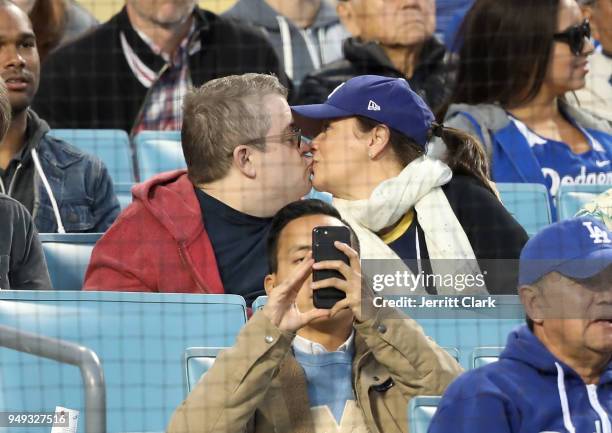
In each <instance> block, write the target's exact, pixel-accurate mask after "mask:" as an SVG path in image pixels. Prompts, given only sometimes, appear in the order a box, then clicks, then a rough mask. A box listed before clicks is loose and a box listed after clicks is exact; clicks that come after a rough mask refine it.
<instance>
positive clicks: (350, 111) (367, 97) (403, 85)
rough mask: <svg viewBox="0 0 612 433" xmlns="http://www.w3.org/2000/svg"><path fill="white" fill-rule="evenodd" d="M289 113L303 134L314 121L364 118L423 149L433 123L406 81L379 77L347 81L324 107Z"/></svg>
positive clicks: (303, 107) (297, 108)
mask: <svg viewBox="0 0 612 433" xmlns="http://www.w3.org/2000/svg"><path fill="white" fill-rule="evenodd" d="M291 109H292V110H293V113H294V118H295V122H296V123H297V125H298V126H300V127H301V128H302V129H303V130H305V131H308V130H309V129H310V130H312V129H313V128H312V121H313V120H316V121H321V120H328V119H339V118H342V117H352V116H363V117H367V118H369V119H372V120H375V121H377V122H380V123H383V124H385V125H387V126H388V127H390V128H393V129H395V130H396V131H399V132H401V133H402V134H404V135H405V136H406V137H409V138H412V139H413V140H414V141H415V142H416V143H417V144H418V145H419V146H421V147H422V148H425V145H426V144H427V141H428V139H429V131H430V129H431V126H432V122H433V121H434V115H433V113H432V112H431V110H430V109H429V107H428V106H427V104H426V103H425V101H423V99H422V98H421V97H420V96H419V95H417V94H416V93H415V92H413V91H412V89H410V86H409V85H408V82H407V81H406V80H404V79H403V78H389V77H381V76H378V75H362V76H359V77H355V78H352V79H350V80H348V81H347V82H346V83H343V84H341V85H340V86H338V87H337V88H336V90H334V91H333V92H332V93H331V94H330V95H329V97H328V98H327V101H325V102H324V103H323V104H312V105H297V106H293V107H291ZM295 114H297V116H295ZM309 121H310V122H309ZM308 124H309V125H308ZM309 126H310V127H309Z"/></svg>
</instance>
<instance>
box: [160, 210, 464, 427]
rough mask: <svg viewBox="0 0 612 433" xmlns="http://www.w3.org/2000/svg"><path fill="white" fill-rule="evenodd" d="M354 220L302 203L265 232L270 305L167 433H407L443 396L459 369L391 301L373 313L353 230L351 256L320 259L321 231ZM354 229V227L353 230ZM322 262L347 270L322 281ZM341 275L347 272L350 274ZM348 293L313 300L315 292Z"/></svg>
mask: <svg viewBox="0 0 612 433" xmlns="http://www.w3.org/2000/svg"><path fill="white" fill-rule="evenodd" d="M320 226H335V227H345V228H349V227H348V226H346V224H345V223H344V222H343V221H342V219H341V217H340V214H339V213H338V211H337V210H336V209H334V208H333V207H332V206H330V205H328V204H326V203H324V202H321V201H319V200H300V201H297V202H294V203H291V204H289V205H287V206H286V207H284V208H283V209H281V210H280V211H279V212H278V213H277V214H276V215H275V217H274V219H273V222H272V226H271V229H270V235H269V237H268V251H267V254H268V261H269V263H270V274H269V275H267V276H266V278H265V283H264V284H265V288H266V292H267V294H268V301H267V303H266V305H265V307H264V308H263V310H262V311H259V312H257V313H255V315H254V316H253V317H252V318H251V319H250V320H249V322H248V323H247V324H246V325H245V326H244V328H243V329H242V331H241V332H240V334H239V335H238V338H237V339H236V344H235V345H234V346H233V347H232V348H230V349H228V350H226V351H224V352H222V353H221V355H220V356H219V357H218V358H217V360H216V361H215V363H214V365H213V366H212V368H211V369H210V370H209V371H208V372H207V373H206V374H205V375H204V376H203V377H202V379H201V380H200V383H199V384H198V385H197V386H196V387H195V388H194V390H193V391H192V392H191V394H189V396H188V397H187V399H186V400H185V401H184V402H183V403H182V404H181V405H180V406H179V407H178V408H177V410H176V411H175V413H174V415H173V417H172V420H171V421H170V424H169V426H168V428H167V430H166V431H168V432H169V433H194V432H201V433H213V432H215V433H217V432H223V433H226V432H250V433H268V432H283V433H297V432H313V433H314V432H351V433H366V432H379V433H391V432H394V433H401V432H403V433H407V432H408V420H407V416H406V415H407V410H406V408H407V406H408V402H409V401H410V399H411V398H412V397H414V396H416V395H438V394H441V393H442V392H444V390H445V389H446V387H447V386H448V384H449V383H450V382H451V381H452V380H453V379H454V378H455V377H456V376H457V375H458V374H459V373H460V372H461V367H460V366H459V364H457V362H456V361H455V360H454V359H453V357H452V356H451V355H449V354H448V353H447V352H446V351H445V350H444V349H442V348H441V347H439V346H438V345H437V344H436V343H435V342H434V341H433V340H431V339H430V338H428V337H427V336H426V335H425V333H424V332H423V329H422V328H421V327H420V326H419V325H418V324H417V323H416V322H415V321H414V320H412V319H410V318H408V317H407V316H406V315H404V314H403V313H401V312H400V311H398V310H395V309H394V308H390V307H387V308H380V309H378V310H374V308H373V307H366V305H370V306H371V305H372V303H373V300H372V299H370V298H371V297H373V295H372V292H370V291H369V290H368V289H367V288H363V289H362V274H361V263H360V260H359V255H358V251H357V250H359V247H358V245H357V241H356V239H357V238H356V236H355V234H354V233H352V235H351V245H347V244H345V243H341V242H335V244H334V245H335V248H337V249H338V250H339V252H340V253H341V254H345V255H346V256H348V259H349V264H345V263H344V262H340V263H341V264H339V262H336V261H324V262H318V263H315V262H314V260H313V259H312V231H313V229H314V228H315V227H320ZM349 231H350V228H349ZM313 269H315V270H320V271H321V270H326V271H332V270H333V271H335V272H339V273H340V274H341V277H339V278H329V279H325V280H321V281H317V282H314V283H313V279H312V272H313ZM341 278H342V279H341ZM328 287H335V288H337V289H338V290H340V291H341V292H343V293H344V295H345V298H344V299H342V300H340V301H338V302H337V303H336V304H335V305H333V307H332V308H331V309H319V308H316V307H315V305H314V303H313V292H315V291H316V290H318V289H322V288H328Z"/></svg>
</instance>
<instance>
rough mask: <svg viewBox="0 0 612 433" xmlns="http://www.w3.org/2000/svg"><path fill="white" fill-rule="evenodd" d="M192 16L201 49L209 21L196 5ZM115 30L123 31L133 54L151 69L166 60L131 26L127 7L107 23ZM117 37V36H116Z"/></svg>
mask: <svg viewBox="0 0 612 433" xmlns="http://www.w3.org/2000/svg"><path fill="white" fill-rule="evenodd" d="M193 16H194V18H195V20H196V30H197V31H199V32H200V40H201V41H202V49H204V41H205V39H206V36H205V33H206V32H207V31H208V30H209V29H210V22H209V20H208V18H207V17H206V11H204V10H203V9H200V8H199V7H197V6H196V8H195V9H194V11H193ZM108 25H109V26H113V27H115V28H116V30H117V34H119V33H120V32H123V34H124V35H125V39H126V40H127V43H128V45H129V46H130V48H132V50H133V51H134V54H136V56H137V57H138V58H139V59H140V60H141V61H142V62H143V63H144V64H145V65H147V66H148V67H149V68H150V69H151V70H153V71H159V70H160V69H161V68H162V67H163V66H164V65H165V64H166V61H165V60H164V59H163V57H161V56H159V55H157V54H155V53H154V52H153V50H151V47H149V45H148V44H147V43H146V42H145V41H143V40H142V38H141V37H140V36H139V35H138V33H137V32H136V31H135V30H134V27H132V23H131V22H130V18H129V17H128V13H127V8H126V7H123V9H122V10H121V12H119V13H118V14H117V15H115V16H114V17H113V18H111V20H110V21H109V23H108ZM117 37H118V36H117Z"/></svg>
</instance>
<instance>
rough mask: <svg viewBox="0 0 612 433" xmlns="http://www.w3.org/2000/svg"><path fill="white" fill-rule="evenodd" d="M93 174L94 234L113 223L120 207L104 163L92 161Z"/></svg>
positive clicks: (101, 231) (103, 230) (104, 229)
mask: <svg viewBox="0 0 612 433" xmlns="http://www.w3.org/2000/svg"><path fill="white" fill-rule="evenodd" d="M93 166H94V168H93V170H92V172H93V173H94V175H93V178H92V181H93V182H94V185H95V186H94V203H93V209H92V213H93V217H94V229H93V232H94V233H103V232H105V231H106V230H107V229H108V228H109V227H110V226H111V224H112V223H113V222H114V221H115V219H116V218H117V216H119V213H120V212H121V207H120V205H119V201H118V200H117V196H116V195H115V190H114V188H113V180H112V179H111V177H110V175H109V174H108V170H107V169H106V166H105V165H104V163H103V162H102V161H100V160H98V159H96V160H95V161H94V164H93Z"/></svg>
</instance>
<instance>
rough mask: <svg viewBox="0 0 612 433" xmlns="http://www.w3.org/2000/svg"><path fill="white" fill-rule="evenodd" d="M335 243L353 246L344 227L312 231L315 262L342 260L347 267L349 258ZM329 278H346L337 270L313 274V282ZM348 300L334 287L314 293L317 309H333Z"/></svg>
mask: <svg viewBox="0 0 612 433" xmlns="http://www.w3.org/2000/svg"><path fill="white" fill-rule="evenodd" d="M335 241H340V242H343V243H345V244H347V245H350V244H351V233H350V232H349V229H348V228H347V227H344V226H321V227H315V228H314V229H312V257H313V259H314V261H315V262H323V261H326V260H342V261H343V262H345V263H346V264H347V265H348V264H349V258H348V257H347V255H346V254H344V253H343V252H342V251H340V250H339V249H338V248H336V246H335V245H334V242H335ZM327 278H341V279H343V280H344V279H345V278H344V276H343V275H342V274H341V273H340V272H338V271H336V270H335V269H315V270H314V271H313V272H312V280H313V281H320V280H325V279H327ZM344 298H346V294H345V293H344V292H343V291H342V290H338V289H336V288H333V287H325V288H323V289H317V290H315V291H314V293H313V300H314V306H315V307H316V308H325V309H330V308H332V307H333V306H334V305H335V304H336V302H338V301H340V300H342V299H344Z"/></svg>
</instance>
